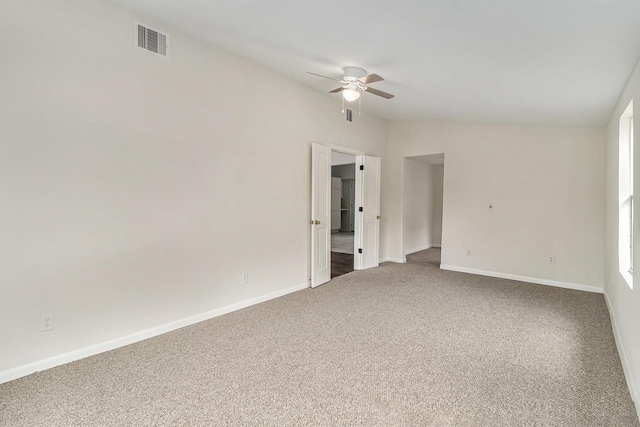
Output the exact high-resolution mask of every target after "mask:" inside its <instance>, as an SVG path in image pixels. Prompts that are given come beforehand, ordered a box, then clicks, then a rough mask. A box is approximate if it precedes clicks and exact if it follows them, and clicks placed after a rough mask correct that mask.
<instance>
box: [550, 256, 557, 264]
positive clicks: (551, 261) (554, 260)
mask: <svg viewBox="0 0 640 427" xmlns="http://www.w3.org/2000/svg"><path fill="white" fill-rule="evenodd" d="M555 263H556V257H554V256H553V255H551V256H549V264H555Z"/></svg>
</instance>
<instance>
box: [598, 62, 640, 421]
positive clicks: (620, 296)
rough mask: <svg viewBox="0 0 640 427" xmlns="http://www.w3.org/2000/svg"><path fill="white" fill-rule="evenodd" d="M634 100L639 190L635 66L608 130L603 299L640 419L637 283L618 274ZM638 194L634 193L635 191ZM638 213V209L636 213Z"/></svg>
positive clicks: (638, 247) (638, 261)
mask: <svg viewBox="0 0 640 427" xmlns="http://www.w3.org/2000/svg"><path fill="white" fill-rule="evenodd" d="M632 99H633V100H634V107H635V108H634V109H635V110H636V113H635V115H634V128H635V129H636V131H635V132H634V133H635V135H634V146H635V147H636V148H635V150H634V151H635V158H634V162H633V164H634V169H635V176H634V188H636V189H637V188H640V173H638V171H640V149H638V135H639V134H640V132H638V131H637V129H640V126H638V123H639V121H638V119H637V118H636V117H637V116H638V113H637V111H638V106H639V105H640V65H637V66H636V68H635V70H634V71H633V74H632V76H631V78H630V79H629V82H628V83H627V86H626V87H625V89H624V92H623V93H622V96H621V97H620V100H619V101H618V104H617V106H616V109H615V110H614V112H613V114H612V116H611V120H610V121H609V126H608V127H607V193H606V211H607V214H606V236H607V237H606V263H607V266H606V274H605V285H606V286H605V295H606V297H607V302H608V304H609V311H610V313H611V318H612V320H613V323H614V332H615V334H616V342H617V344H618V350H619V353H620V357H621V359H622V364H623V366H624V368H625V374H626V377H627V383H628V384H629V388H630V390H631V395H632V398H633V400H634V401H635V404H636V408H637V409H638V413H639V416H640V332H639V331H640V281H638V279H637V276H636V278H635V283H634V289H630V288H629V286H628V285H627V283H626V281H625V280H624V278H623V277H622V276H621V275H620V273H619V272H618V145H619V140H618V136H619V125H620V116H621V115H622V112H623V111H624V109H625V108H626V107H627V105H629V102H630V101H631V100H632ZM636 193H637V190H636ZM635 211H636V212H638V209H635ZM637 219H638V216H637V215H636V217H635V224H634V235H635V236H640V225H639V223H640V221H638V220H637ZM634 243H635V244H634V255H635V257H634V264H635V265H636V266H637V265H640V239H638V238H637V237H636V238H635V242H634Z"/></svg>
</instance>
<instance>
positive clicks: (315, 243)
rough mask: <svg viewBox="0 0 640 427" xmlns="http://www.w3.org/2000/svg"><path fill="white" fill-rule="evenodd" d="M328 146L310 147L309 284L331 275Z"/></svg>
mask: <svg viewBox="0 0 640 427" xmlns="http://www.w3.org/2000/svg"><path fill="white" fill-rule="evenodd" d="M330 215H331V148H329V147H325V146H324V145H320V144H315V143H314V144H313V145H312V151H311V287H312V288H315V287H316V286H320V285H322V284H323V283H326V282H328V281H329V280H330V279H331V224H330V218H331V216H330Z"/></svg>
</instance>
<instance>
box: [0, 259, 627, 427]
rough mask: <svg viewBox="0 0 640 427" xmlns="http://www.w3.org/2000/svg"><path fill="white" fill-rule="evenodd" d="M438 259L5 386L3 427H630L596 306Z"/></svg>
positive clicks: (572, 294)
mask: <svg viewBox="0 0 640 427" xmlns="http://www.w3.org/2000/svg"><path fill="white" fill-rule="evenodd" d="M438 257H439V251H438V250H429V251H424V252H421V253H419V254H416V255H415V256H413V257H412V258H411V259H410V262H409V263H407V264H405V265H398V264H392V263H386V264H384V265H382V266H381V267H379V268H376V269H372V270H367V271H362V272H354V273H351V274H347V275H344V276H340V277H338V278H336V279H334V280H332V281H331V282H330V283H328V284H326V285H323V286H321V287H319V288H317V289H315V290H311V289H308V290H304V291H300V292H296V293H294V294H291V295H288V296H286V297H283V298H279V299H277V300H273V301H270V302H267V303H263V304H260V305H257V306H253V307H250V308H247V309H244V310H241V311H238V312H235V313H231V314H229V315H225V316H222V317H218V318H216V319H212V320H210V321H207V322H202V323H200V324H197V325H194V326H191V327H188V328H184V329H181V330H179V331H175V332H172V333H169V334H165V335H163V336H161V337H157V338H153V339H149V340H146V341H143V342H141V343H137V344H134V345H131V346H128V347H124V348H121V349H118V350H114V351H111V352H108V353H104V354H101V355H98V356H94V357H91V358H87V359H84V360H81V361H78V362H74V363H72V364H69V365H65V366H61V367H58V368H55V369H51V370H48V371H45V372H41V373H38V374H34V375H31V376H29V377H25V378H22V379H19V380H17V381H12V382H10V383H6V384H2V385H0V411H1V412H0V425H3V426H30V427H33V426H154V425H158V426H159V425H171V426H174V425H180V426H218V425H229V426H236V425H272V426H287V425H290V426H300V425H323V426H325V425H362V426H403V425H406V426H431V425H433V426H523V425H527V426H529V425H532V426H534V425H535V426H638V425H639V424H638V421H637V418H636V415H635V414H636V413H635V409H634V407H633V403H632V401H631V399H630V396H629V391H628V389H627V385H626V384H625V380H624V377H623V374H622V368H621V365H620V361H619V357H618V354H617V352H616V347H615V343H614V341H613V336H612V332H611V324H610V321H609V316H608V313H607V309H606V306H605V302H604V299H603V297H602V295H598V294H593V293H586V292H578V291H571V290H564V289H555V288H552V287H548V286H540V285H531V284H524V283H518V282H512V281H508V280H500V279H492V278H487V277H478V276H473V275H468V274H462V273H455V272H448V271H441V270H439V269H438V268H437V264H438ZM5 351H6V350H5Z"/></svg>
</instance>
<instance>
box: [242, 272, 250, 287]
mask: <svg viewBox="0 0 640 427" xmlns="http://www.w3.org/2000/svg"><path fill="white" fill-rule="evenodd" d="M247 283H249V273H242V276H241V277H240V284H242V285H246V284H247Z"/></svg>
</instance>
